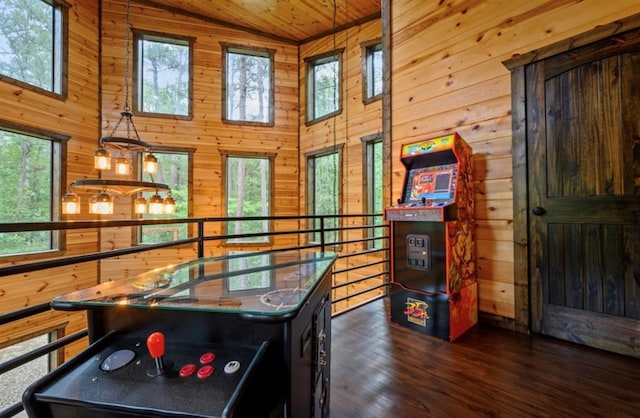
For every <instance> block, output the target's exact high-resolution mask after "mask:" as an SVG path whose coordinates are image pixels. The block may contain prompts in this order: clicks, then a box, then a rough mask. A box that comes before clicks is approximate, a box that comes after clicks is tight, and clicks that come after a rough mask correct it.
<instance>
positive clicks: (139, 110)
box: [132, 29, 196, 120]
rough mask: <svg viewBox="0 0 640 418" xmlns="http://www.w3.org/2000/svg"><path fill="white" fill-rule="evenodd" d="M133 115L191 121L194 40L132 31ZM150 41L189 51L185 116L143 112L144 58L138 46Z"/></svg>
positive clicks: (164, 34) (172, 35) (143, 31)
mask: <svg viewBox="0 0 640 418" xmlns="http://www.w3.org/2000/svg"><path fill="white" fill-rule="evenodd" d="M132 32H133V74H132V78H133V91H132V99H133V109H132V110H133V113H134V114H136V115H144V116H150V117H157V118H176V119H185V120H191V119H193V55H194V54H193V49H194V43H195V40H196V38H194V37H189V36H180V35H174V34H168V33H162V32H153V31H147V30H137V29H133V30H132ZM145 40H147V41H152V42H158V43H166V44H173V45H179V46H186V47H187V48H188V49H189V65H188V66H189V69H188V74H189V82H188V83H187V84H188V85H187V95H188V98H187V114H186V115H182V114H176V113H161V112H147V111H145V110H143V106H144V102H143V97H144V92H143V89H144V83H141V80H142V79H143V76H142V75H143V73H144V68H143V66H142V65H143V63H144V58H143V56H142V53H143V50H142V49H141V47H140V45H141V43H142V42H143V41H145Z"/></svg>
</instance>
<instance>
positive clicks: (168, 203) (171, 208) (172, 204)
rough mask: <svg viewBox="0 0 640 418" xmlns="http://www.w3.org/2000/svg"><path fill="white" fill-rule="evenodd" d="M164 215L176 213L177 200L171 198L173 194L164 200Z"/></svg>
mask: <svg viewBox="0 0 640 418" xmlns="http://www.w3.org/2000/svg"><path fill="white" fill-rule="evenodd" d="M163 204H164V213H167V214H173V213H176V200H175V199H174V198H173V196H171V193H169V194H168V195H167V197H165V198H164V201H163Z"/></svg>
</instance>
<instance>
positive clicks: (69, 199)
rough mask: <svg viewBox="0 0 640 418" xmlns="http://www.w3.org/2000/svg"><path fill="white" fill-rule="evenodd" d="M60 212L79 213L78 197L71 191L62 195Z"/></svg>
mask: <svg viewBox="0 0 640 418" xmlns="http://www.w3.org/2000/svg"><path fill="white" fill-rule="evenodd" d="M62 213H63V214H65V215H73V214H78V213H80V198H79V197H78V195H77V194H75V193H73V192H68V193H66V194H65V195H64V196H63V197H62Z"/></svg>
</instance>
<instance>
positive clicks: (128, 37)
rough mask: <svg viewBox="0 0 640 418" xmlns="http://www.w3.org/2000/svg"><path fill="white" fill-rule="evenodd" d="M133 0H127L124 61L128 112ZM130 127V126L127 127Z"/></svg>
mask: <svg viewBox="0 0 640 418" xmlns="http://www.w3.org/2000/svg"><path fill="white" fill-rule="evenodd" d="M130 15H131V0H127V20H126V26H127V28H126V30H125V31H126V33H127V41H126V49H125V53H126V56H125V63H124V110H125V111H126V112H129V111H131V108H130V107H129V47H130V45H129V44H130V42H131V39H130V36H131V35H130V32H131V20H130V19H131V17H130ZM127 129H128V128H127Z"/></svg>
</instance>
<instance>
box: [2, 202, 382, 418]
mask: <svg viewBox="0 0 640 418" xmlns="http://www.w3.org/2000/svg"><path fill="white" fill-rule="evenodd" d="M381 216H382V215H381V214H372V213H368V214H345V215H303V216H293V215H292V216H256V217H208V218H175V219H133V220H130V219H127V220H87V221H59V222H22V223H0V233H2V232H28V231H52V230H75V229H87V228H98V229H102V228H115V227H138V226H147V225H163V224H184V223H189V224H195V225H196V226H197V228H196V229H197V231H196V232H195V236H194V237H190V238H186V239H180V240H176V241H169V242H162V243H154V244H139V245H134V246H130V247H127V248H119V249H114V250H106V251H99V252H92V253H87V254H80V255H72V256H62V257H56V258H52V259H49V260H39V261H30V262H25V263H20V264H12V265H7V266H4V267H0V279H1V278H2V277H6V276H10V275H15V274H23V273H27V272H34V271H38V270H46V269H49V268H54V267H62V266H67V265H73V264H78V263H83V262H89V261H99V260H104V259H108V258H112V257H118V256H123V255H129V254H136V253H140V252H145V251H149V250H154V249H160V248H169V247H177V246H182V245H187V244H196V246H197V253H198V257H203V256H204V246H205V242H209V241H221V240H227V239H233V238H250V237H256V236H278V235H307V234H315V233H320V242H307V243H306V244H301V245H298V246H294V247H280V248H271V249H268V250H262V251H256V253H258V254H259V253H269V252H277V251H287V250H299V249H310V248H319V249H320V250H322V251H324V250H325V248H328V247H331V248H334V247H333V246H341V245H350V244H358V243H363V245H364V246H365V249H364V250H361V251H355V252H351V253H348V254H339V256H338V259H347V258H353V257H358V256H369V255H374V254H376V253H381V254H383V256H382V257H381V258H380V259H379V260H375V261H369V262H366V263H362V264H359V265H352V266H350V267H348V268H342V269H336V268H335V267H334V270H333V272H332V275H333V276H334V277H335V276H336V275H340V274H345V273H346V274H348V272H349V271H353V270H356V269H359V268H366V267H371V266H376V265H381V268H380V271H377V272H375V273H374V274H369V275H367V276H364V277H360V278H358V279H355V280H347V281H346V282H344V283H341V284H339V285H332V291H334V290H337V289H342V288H344V287H346V286H348V285H352V284H354V283H358V282H362V281H365V280H369V279H372V278H376V277H381V278H382V283H381V284H378V285H376V286H372V287H369V288H365V289H362V290H360V291H358V292H354V293H349V294H347V295H345V296H340V297H335V298H334V299H333V301H332V303H334V304H335V303H339V302H343V301H345V300H349V299H350V298H353V297H354V296H360V295H364V294H367V293H368V292H372V291H375V290H378V289H384V288H386V286H387V285H388V273H389V266H388V262H389V259H388V248H387V247H386V246H385V247H384V248H367V244H368V243H369V242H373V241H378V240H379V241H380V242H384V243H385V245H386V243H387V242H388V238H389V236H388V235H383V236H376V237H371V236H368V235H369V234H368V233H366V232H365V233H364V234H363V236H364V237H363V238H359V239H346V240H342V241H332V242H327V241H326V240H325V236H326V235H327V233H332V232H336V231H354V230H363V231H370V230H373V229H374V228H387V229H388V225H387V224H366V222H367V221H369V220H370V221H371V222H373V219H375V218H376V217H381ZM328 218H340V219H342V218H362V219H363V220H364V221H365V224H363V225H349V226H344V227H340V226H338V227H332V228H326V227H325V225H326V224H327V222H325V220H326V219H328ZM316 219H317V220H319V227H317V228H307V229H295V230H285V231H270V232H267V233H246V234H225V235H205V233H204V231H205V225H206V224H208V223H212V222H213V223H216V222H231V221H243V222H246V221H278V220H298V221H300V222H302V221H308V220H316ZM311 225H317V224H316V222H312V223H311ZM243 244H246V245H248V246H250V245H252V244H255V243H243ZM384 254H387V255H384ZM347 279H348V276H347ZM334 282H335V281H333V282H332V283H334ZM383 296H384V292H383V293H382V294H381V295H378V296H372V297H371V299H369V300H367V301H365V302H362V303H359V304H358V305H356V306H355V307H357V306H362V304H364V303H368V302H369V301H372V300H376V299H379V298H380V297H383ZM355 307H350V308H348V309H345V310H343V311H342V312H337V313H335V314H340V313H343V312H346V311H347V310H349V309H354V308H355ZM49 310H50V306H49V303H42V304H38V305H34V306H29V307H26V308H23V309H19V310H16V311H13V312H6V313H0V326H3V325H6V324H9V323H12V322H16V321H20V320H25V319H28V318H32V317H34V316H35V315H38V314H41V313H44V312H47V311H49ZM86 335H87V331H86V330H83V331H78V332H76V333H74V334H71V335H69V336H66V337H63V338H61V339H59V340H57V341H54V342H52V343H49V344H47V345H44V346H42V347H39V348H36V349H34V350H32V351H30V352H28V353H25V354H22V355H20V356H18V357H16V358H14V359H11V360H9V361H6V362H4V363H1V364H0V376H1V375H2V374H3V373H5V372H7V371H9V370H12V369H14V368H16V367H18V366H20V365H23V364H27V363H28V362H30V361H32V360H34V359H36V358H38V357H40V356H42V355H44V354H46V353H50V352H52V351H54V350H57V349H59V348H61V347H64V346H66V345H68V344H70V343H72V342H74V341H77V340H78V339H81V338H83V337H85V336H86ZM22 410H23V407H22V404H21V403H16V404H13V405H9V406H8V407H6V408H5V409H4V410H0V418H8V417H13V416H15V415H16V414H18V413H20V412H21V411H22Z"/></svg>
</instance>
